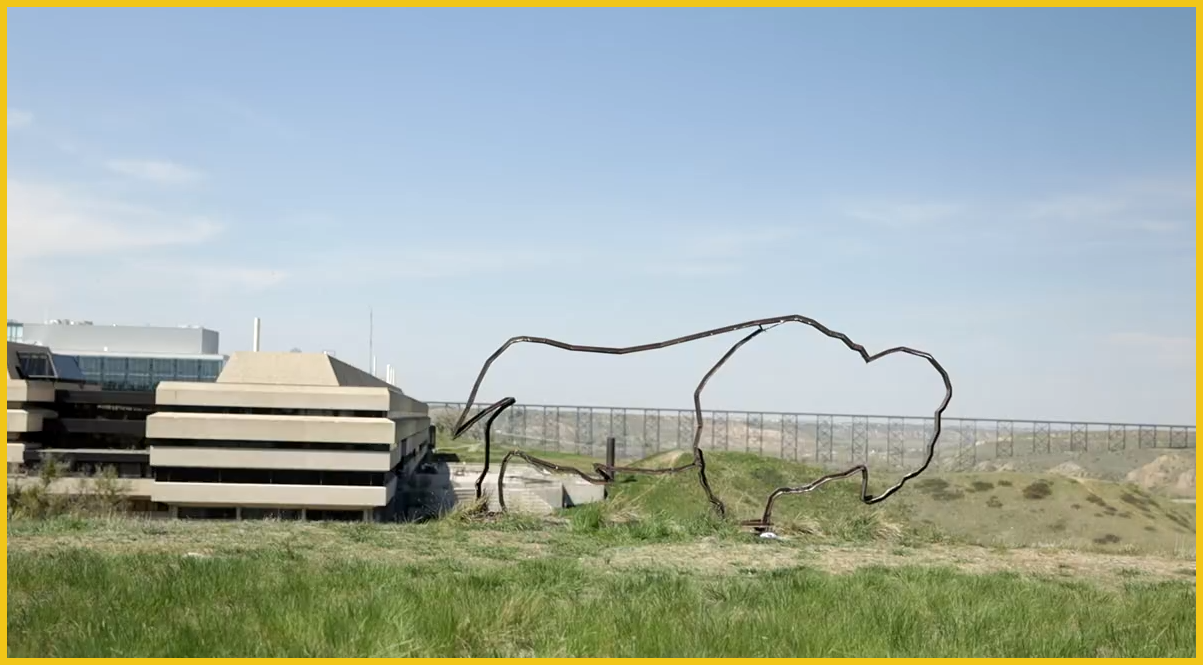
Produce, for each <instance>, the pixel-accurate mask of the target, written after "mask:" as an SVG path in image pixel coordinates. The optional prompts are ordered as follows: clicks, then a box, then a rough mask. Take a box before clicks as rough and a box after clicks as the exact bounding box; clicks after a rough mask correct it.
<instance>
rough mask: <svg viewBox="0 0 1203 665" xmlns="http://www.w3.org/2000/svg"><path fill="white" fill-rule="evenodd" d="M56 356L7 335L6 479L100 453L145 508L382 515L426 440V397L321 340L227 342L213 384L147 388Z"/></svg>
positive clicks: (94, 464)
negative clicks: (293, 345)
mask: <svg viewBox="0 0 1203 665" xmlns="http://www.w3.org/2000/svg"><path fill="white" fill-rule="evenodd" d="M58 356H59V354H57V353H53V352H51V351H50V350H49V349H46V348H44V347H40V346H33V345H28V344H17V343H12V342H10V343H9V344H8V358H9V360H8V395H9V397H8V402H9V411H8V470H9V480H10V484H12V483H16V484H18V485H20V484H23V483H27V482H32V481H33V478H34V477H36V475H37V474H38V471H39V468H40V466H41V464H42V463H43V461H44V460H45V459H46V458H47V457H48V456H53V457H54V458H55V459H57V460H58V461H59V462H60V464H61V467H62V469H63V471H64V472H65V476H66V477H64V478H62V479H60V480H58V481H56V484H57V489H58V490H61V491H67V492H70V491H79V490H82V489H83V488H85V487H86V485H87V483H88V482H89V477H90V476H91V475H92V474H93V473H94V472H95V471H96V470H97V469H99V468H100V467H102V466H113V467H115V468H117V469H118V472H119V476H120V483H121V484H122V485H123V488H124V490H125V493H126V495H127V496H128V498H129V499H130V500H131V501H132V502H133V503H134V504H135V507H136V508H137V509H140V510H145V511H149V512H155V513H165V514H171V515H176V516H180V517H193V518H238V517H263V516H277V517H281V518H294V519H295V518H309V519H346V520H361V519H389V518H391V517H392V516H393V515H394V514H396V513H397V512H398V511H400V510H401V508H402V507H401V506H398V504H397V501H396V499H397V496H398V493H397V485H398V482H399V480H401V479H402V478H404V477H405V476H408V475H410V474H413V473H414V471H415V470H416V468H417V467H418V465H419V463H420V462H421V461H422V460H423V459H425V458H427V457H428V455H429V453H430V451H431V449H432V446H433V428H432V427H431V424H430V419H429V416H428V414H427V407H426V404H424V403H422V402H419V401H417V400H414V399H411V398H409V397H407V396H406V395H404V394H403V393H402V392H401V391H400V390H399V389H398V388H396V387H394V386H390V385H388V384H386V383H385V382H383V381H381V380H379V379H376V378H374V377H372V376H370V375H368V374H367V373H365V372H363V371H361V370H359V369H356V368H354V367H352V366H350V365H347V364H346V363H343V362H342V361H339V360H337V359H335V358H332V357H330V356H327V355H325V354H321V353H316V354H306V353H254V352H244V353H236V354H234V356H233V357H232V358H231V359H230V361H229V363H228V364H227V366H226V368H225V369H224V370H223V371H222V373H221V375H220V376H219V377H218V381H216V382H214V383H194V382H180V381H176V382H162V383H160V384H159V386H158V388H157V389H156V391H155V392H146V391H112V390H100V389H99V388H98V387H97V386H95V385H89V384H86V383H85V382H83V381H80V380H64V379H63V378H61V377H58V376H56V375H55V374H54V373H53V368H54V366H55V363H54V360H55V358H56V357H58ZM69 360H70V359H69V358H67V361H68V362H69ZM45 366H49V367H50V368H51V371H50V372H46V371H43V369H42V368H43V367H45ZM25 367H30V368H33V369H35V370H38V372H35V373H31V372H30V371H29V370H28V369H25ZM52 489H55V488H52Z"/></svg>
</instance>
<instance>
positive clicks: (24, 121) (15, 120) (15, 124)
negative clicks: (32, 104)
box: [8, 106, 33, 129]
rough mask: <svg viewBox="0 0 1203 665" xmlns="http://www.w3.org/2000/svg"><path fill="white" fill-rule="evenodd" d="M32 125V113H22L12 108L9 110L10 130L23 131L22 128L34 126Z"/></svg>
mask: <svg viewBox="0 0 1203 665" xmlns="http://www.w3.org/2000/svg"><path fill="white" fill-rule="evenodd" d="M32 124H33V114H32V113H30V112H29V111H22V110H20V109H15V108H12V107H11V106H10V107H9V108H8V128H9V129H21V128H22V127H28V126H29V125H32Z"/></svg>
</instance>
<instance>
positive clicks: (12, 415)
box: [6, 409, 55, 434]
mask: <svg viewBox="0 0 1203 665" xmlns="http://www.w3.org/2000/svg"><path fill="white" fill-rule="evenodd" d="M54 415H55V414H54V412H53V411H42V410H39V409H33V410H28V409H9V410H8V420H7V421H6V422H7V423H8V431H9V432H12V433H13V434H24V433H26V432H41V431H42V425H43V423H44V421H45V419H46V417H47V416H50V417H51V418H53V417H54Z"/></svg>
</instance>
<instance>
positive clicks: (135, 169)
mask: <svg viewBox="0 0 1203 665" xmlns="http://www.w3.org/2000/svg"><path fill="white" fill-rule="evenodd" d="M104 166H105V168H107V169H108V170H110V171H112V172H114V173H120V174H121V175H124V176H129V177H131V178H137V179H139V180H148V181H150V182H155V183H161V184H168V185H182V184H188V183H193V182H197V181H200V180H202V179H203V178H204V174H203V173H201V172H200V171H195V170H193V169H190V168H187V167H185V166H181V165H179V164H176V163H174V162H168V161H162V160H154V159H113V160H109V161H107V162H105V164H104Z"/></svg>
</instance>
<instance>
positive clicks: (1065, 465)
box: [1048, 462, 1090, 478]
mask: <svg viewBox="0 0 1203 665" xmlns="http://www.w3.org/2000/svg"><path fill="white" fill-rule="evenodd" d="M1048 472H1049V473H1052V474H1055V475H1058V476H1065V477H1066V478H1089V477H1090V474H1089V473H1087V472H1086V469H1083V468H1082V467H1081V466H1080V465H1079V464H1077V463H1076V462H1062V463H1061V464H1058V465H1057V466H1054V467H1053V468H1051V469H1049V470H1048Z"/></svg>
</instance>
